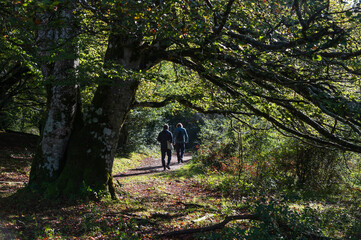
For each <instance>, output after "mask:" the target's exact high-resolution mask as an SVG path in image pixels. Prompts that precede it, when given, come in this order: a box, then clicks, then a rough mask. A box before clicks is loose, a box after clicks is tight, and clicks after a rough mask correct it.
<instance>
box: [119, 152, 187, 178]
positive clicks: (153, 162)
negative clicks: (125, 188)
mask: <svg viewBox="0 0 361 240" xmlns="http://www.w3.org/2000/svg"><path fill="white" fill-rule="evenodd" d="M191 159H192V155H191V154H190V153H185V155H184V158H183V161H184V163H178V162H177V156H176V155H174V154H173V155H172V160H171V163H170V169H167V170H166V171H164V170H163V166H162V162H161V159H160V157H159V158H158V159H154V158H145V159H143V160H142V161H141V164H140V165H139V166H137V167H136V168H132V169H128V170H126V171H125V172H123V173H118V174H115V175H114V176H113V177H114V178H115V179H118V178H124V177H130V176H138V175H148V174H156V173H161V172H169V171H175V170H177V169H179V168H181V167H182V166H183V165H184V164H186V163H187V162H189V161H190V160H191Z"/></svg>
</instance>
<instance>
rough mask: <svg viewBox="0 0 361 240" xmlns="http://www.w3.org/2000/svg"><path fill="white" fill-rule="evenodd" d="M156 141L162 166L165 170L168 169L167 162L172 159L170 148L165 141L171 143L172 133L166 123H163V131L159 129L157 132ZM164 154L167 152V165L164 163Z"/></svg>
mask: <svg viewBox="0 0 361 240" xmlns="http://www.w3.org/2000/svg"><path fill="white" fill-rule="evenodd" d="M157 141H158V142H160V151H161V155H162V166H163V168H164V171H165V170H166V168H168V169H170V167H169V164H170V161H171V159H172V150H171V149H169V148H168V143H167V141H168V142H170V143H171V144H173V135H172V133H171V132H170V131H169V126H168V124H164V126H163V131H161V132H160V133H159V134H158V137H157ZM165 154H167V156H168V162H167V165H166V164H165Z"/></svg>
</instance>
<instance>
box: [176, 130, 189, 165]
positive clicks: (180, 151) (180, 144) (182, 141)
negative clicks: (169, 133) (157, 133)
mask: <svg viewBox="0 0 361 240" xmlns="http://www.w3.org/2000/svg"><path fill="white" fill-rule="evenodd" d="M173 138H174V140H173V142H174V143H175V150H176V151H177V159H178V163H180V162H182V163H183V156H184V149H185V145H186V143H188V134H187V130H186V129H185V128H183V125H182V124H181V123H178V124H177V128H176V129H175V131H174V134H173Z"/></svg>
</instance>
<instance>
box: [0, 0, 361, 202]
mask: <svg viewBox="0 0 361 240" xmlns="http://www.w3.org/2000/svg"><path fill="white" fill-rule="evenodd" d="M1 3H2V4H3V5H4V4H5V3H4V1H1ZM9 5H10V6H12V7H13V8H14V9H15V11H16V12H17V14H15V18H16V17H17V15H18V18H24V19H25V22H27V21H28V22H29V24H28V25H26V24H19V22H17V23H16V24H15V23H14V24H15V25H14V28H15V29H17V31H25V30H23V29H26V28H25V27H26V26H27V27H28V31H29V32H30V33H31V34H30V35H31V36H33V41H34V43H35V42H36V44H37V53H38V54H39V55H35V54H34V53H32V54H34V56H37V57H38V58H37V62H38V65H37V67H38V68H41V70H42V74H43V78H44V79H45V80H46V84H47V86H48V89H49V91H48V93H49V97H48V103H49V104H48V115H47V120H46V124H45V128H44V132H43V136H42V142H41V145H40V148H39V151H38V153H37V157H36V158H35V160H34V163H33V166H32V173H31V176H30V185H32V186H39V187H40V188H41V189H42V190H43V191H46V192H48V193H49V194H50V195H55V196H57V195H59V194H77V193H79V192H80V191H81V189H91V190H92V191H94V192H98V193H99V192H100V191H107V188H108V189H110V191H111V193H112V195H113V197H114V191H113V190H112V189H113V187H112V176H111V169H112V164H113V158H114V154H115V149H116V146H117V142H118V138H119V132H120V130H121V128H122V126H123V124H124V121H125V119H126V116H127V114H128V112H129V111H130V109H131V108H133V107H135V106H148V107H152V106H154V107H160V106H164V105H166V104H169V103H170V102H178V103H180V104H182V105H185V106H187V107H190V108H193V109H196V110H197V111H200V112H204V113H219V114H234V115H239V114H241V115H242V114H243V115H249V116H259V117H262V118H264V119H266V120H267V121H269V122H270V123H272V125H273V126H274V127H275V128H277V129H278V130H279V131H281V132H283V133H285V134H290V135H292V136H295V137H297V138H300V139H303V140H305V141H307V140H309V141H314V142H318V143H320V144H327V145H330V146H333V147H337V148H340V149H344V150H351V151H356V152H361V145H360V141H359V136H360V133H361V132H360V127H361V126H360V125H361V122H360V120H361V119H360V116H361V115H360V101H359V92H360V89H359V87H358V83H359V80H360V79H359V76H360V65H359V56H360V54H361V51H360V50H359V47H360V46H359V44H360V38H359V30H360V29H359V28H360V27H359V25H360V24H359V22H360V18H361V14H360V12H359V8H358V7H357V5H350V4H348V3H340V2H339V1H318V2H305V1H299V0H294V1H292V2H289V1H277V2H268V1H259V2H257V1H256V2H254V1H235V0H228V1H208V0H207V1H201V2H196V1H181V0H179V1H133V0H128V1H75V0H73V1H70V0H69V1H54V2H51V3H50V2H49V1H27V2H20V1H18V2H16V1H15V2H14V3H12V4H9V3H7V5H6V6H7V7H9ZM29 16H32V18H30V17H29ZM30 22H31V23H32V24H30ZM90 40H95V41H97V42H96V44H94V42H93V43H92V42H91V41H90ZM78 60H79V63H80V65H79V66H78ZM162 61H170V62H173V63H174V64H177V65H178V66H182V67H184V68H187V69H190V70H192V72H190V74H189V75H192V77H191V79H192V81H190V82H189V84H188V85H187V84H186V85H185V86H183V87H184V89H183V88H181V87H180V85H177V84H178V82H177V81H174V82H171V88H177V89H179V91H178V92H176V91H167V90H166V89H164V88H159V84H160V83H159V84H155V85H151V86H153V87H150V88H148V90H149V91H150V92H151V93H152V94H150V96H149V97H148V99H147V101H146V102H140V101H135V100H136V99H135V98H136V91H137V89H138V88H139V86H142V84H143V83H144V82H146V81H149V78H152V74H153V76H158V77H155V80H154V81H155V82H157V81H158V80H157V79H161V77H159V75H157V73H156V72H152V73H151V71H149V70H150V69H152V68H154V66H156V65H157V64H159V63H160V62H162ZM195 73H197V74H195ZM87 78H88V79H87ZM94 79H95V80H94ZM90 80H91V81H92V83H95V84H97V88H96V91H95V93H94V97H93V99H92V101H91V103H90V106H89V107H88V109H87V111H86V116H84V117H83V116H82V114H83V110H82V107H81V100H80V99H81V98H80V95H79V86H81V85H86V84H87V83H88V82H89V81H90ZM160 82H161V83H162V84H165V83H166V82H167V81H160ZM189 88H190V89H193V91H188V90H186V89H189ZM179 92H181V94H180V93H179Z"/></svg>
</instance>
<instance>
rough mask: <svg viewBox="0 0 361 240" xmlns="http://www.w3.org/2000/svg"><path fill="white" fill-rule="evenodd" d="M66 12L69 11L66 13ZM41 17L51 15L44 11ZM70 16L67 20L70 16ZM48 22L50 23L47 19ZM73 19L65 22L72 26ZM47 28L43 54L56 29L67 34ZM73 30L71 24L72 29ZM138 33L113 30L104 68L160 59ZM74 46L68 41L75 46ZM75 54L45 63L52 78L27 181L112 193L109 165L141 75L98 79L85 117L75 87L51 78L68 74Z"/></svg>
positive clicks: (144, 65) (57, 190) (54, 189)
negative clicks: (151, 51) (42, 123)
mask: <svg viewBox="0 0 361 240" xmlns="http://www.w3.org/2000/svg"><path fill="white" fill-rule="evenodd" d="M63 11H64V13H62V14H61V16H63V15H65V16H67V19H71V13H72V11H69V12H68V11H67V10H63ZM66 14H69V16H68V15H66ZM44 16H45V18H46V19H45V20H44V21H43V22H48V21H50V17H49V16H48V15H47V14H43V15H42V17H44ZM70 22H71V21H70ZM50 26H51V25H50ZM71 26H72V25H67V27H68V28H69V29H71ZM67 27H64V28H61V29H60V30H53V29H45V30H44V31H43V32H40V33H39V38H40V40H42V41H40V43H42V42H44V44H43V45H40V47H41V49H42V50H43V52H44V53H43V54H44V55H46V56H48V55H50V54H49V52H47V51H46V49H47V48H48V47H49V42H51V43H53V44H54V43H55V42H56V41H57V40H58V39H59V35H61V36H62V37H63V38H64V37H65V38H68V37H70V36H71V35H67V34H68V33H69V34H70V33H71V31H69V29H68V28H67ZM73 31H74V29H73ZM139 38H141V36H139V37H135V38H134V37H132V36H131V35H129V33H117V34H115V33H113V34H111V35H110V37H109V40H108V48H107V52H106V55H105V63H104V66H105V68H106V67H107V66H110V67H112V66H114V65H116V66H118V67H119V68H122V69H125V70H126V71H125V72H128V71H129V72H137V71H139V70H147V69H148V68H149V67H151V66H153V65H154V64H156V63H157V62H158V61H157V60H156V59H155V58H153V57H152V56H150V55H151V54H150V52H148V51H147V46H145V47H144V46H142V45H141V44H142V41H140V40H139ZM75 49H76V48H75V47H72V50H73V51H74V50H75ZM74 63H75V61H74V60H58V61H56V62H55V63H54V64H51V65H49V64H45V63H44V64H43V65H42V71H43V74H44V77H45V78H46V79H51V77H52V78H53V80H52V83H53V86H52V87H51V98H50V103H49V111H48V115H47V120H46V124H45V128H44V131H43V136H42V142H41V144H40V146H39V151H38V153H37V155H36V158H35V160H34V162H33V165H32V170H31V176H30V184H29V185H33V186H34V185H35V186H38V185H43V188H40V189H41V191H43V192H45V193H46V195H48V196H50V197H57V196H59V195H63V196H76V197H79V196H81V197H83V196H89V193H90V194H91V195H93V196H94V197H99V195H102V194H103V193H107V192H108V191H109V192H110V194H111V196H112V197H113V198H115V197H116V196H115V191H114V185H113V178H112V168H113V161H114V156H115V152H116V149H117V143H118V139H119V135H120V131H121V128H122V126H123V124H124V121H125V118H126V116H127V114H128V112H129V111H130V109H131V106H132V104H133V102H134V100H135V93H136V90H137V88H138V85H139V79H136V78H134V77H133V76H132V74H130V75H129V76H127V75H126V76H121V77H115V78H110V79H109V81H106V83H102V82H100V83H99V86H98V88H97V90H96V92H95V95H94V99H93V101H92V106H91V109H90V111H89V114H88V116H85V119H84V121H83V119H82V116H81V111H80V107H79V106H80V101H79V95H78V90H77V87H76V86H75V85H73V84H68V85H65V86H59V85H56V84H55V83H58V82H61V81H62V80H64V79H67V78H68V77H69V76H68V75H67V74H66V72H67V70H71V69H74V65H75V64H74Z"/></svg>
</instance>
